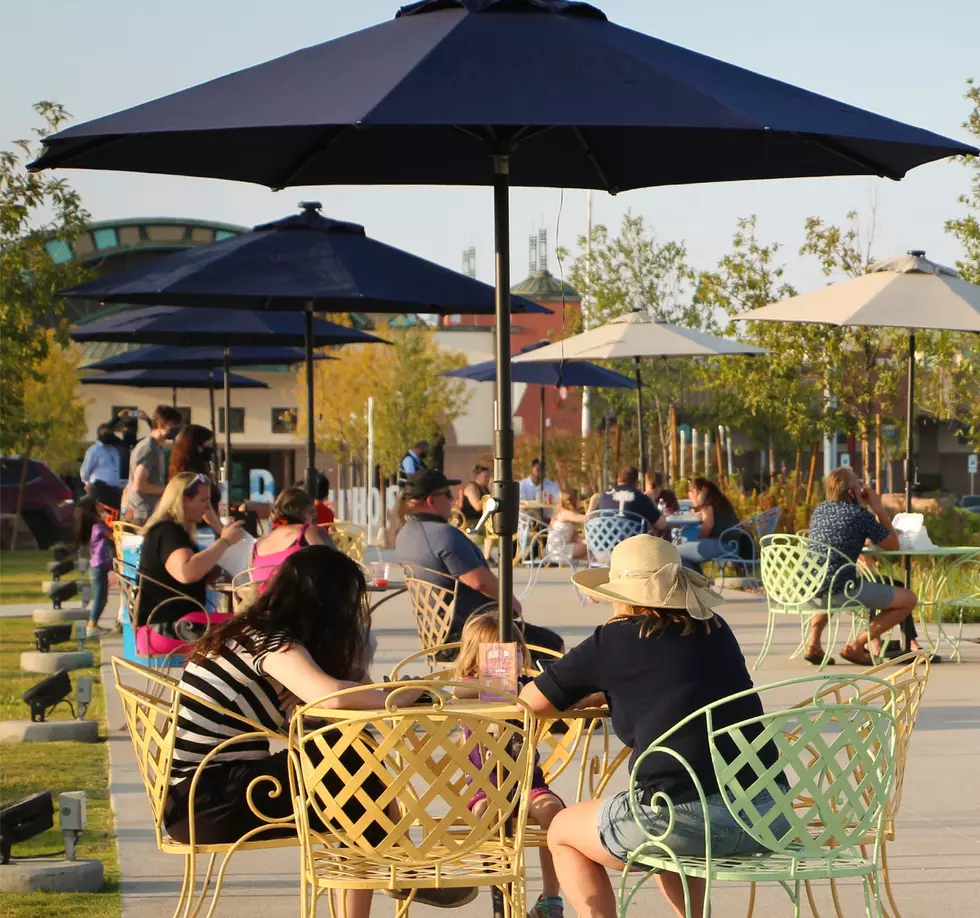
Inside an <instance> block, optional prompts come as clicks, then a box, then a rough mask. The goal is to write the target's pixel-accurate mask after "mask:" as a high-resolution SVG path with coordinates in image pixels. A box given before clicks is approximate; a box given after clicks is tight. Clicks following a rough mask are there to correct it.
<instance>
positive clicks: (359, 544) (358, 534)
mask: <svg viewBox="0 0 980 918" xmlns="http://www.w3.org/2000/svg"><path fill="white" fill-rule="evenodd" d="M330 538H331V539H333V543H334V545H336V546H337V549H338V551H342V552H343V553H344V554H345V555H347V557H348V558H352V559H353V560H355V561H357V562H359V563H360V564H363V563H364V545H365V541H366V540H365V536H364V530H363V529H362V528H361V527H360V526H355V525H354V524H353V523H332V524H331V525H330Z"/></svg>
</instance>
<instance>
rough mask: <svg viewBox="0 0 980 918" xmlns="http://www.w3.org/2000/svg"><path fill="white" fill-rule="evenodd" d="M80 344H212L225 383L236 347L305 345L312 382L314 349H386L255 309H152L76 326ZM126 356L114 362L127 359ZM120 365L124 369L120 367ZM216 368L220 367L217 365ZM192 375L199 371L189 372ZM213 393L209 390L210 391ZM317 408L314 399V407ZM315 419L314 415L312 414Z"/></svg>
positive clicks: (303, 318) (321, 324)
mask: <svg viewBox="0 0 980 918" xmlns="http://www.w3.org/2000/svg"><path fill="white" fill-rule="evenodd" d="M68 334H69V336H70V337H71V338H72V339H73V340H75V341H108V342H118V343H124V344H159V345H171V346H176V347H178V348H192V349H196V347H195V346H197V347H200V346H201V342H203V341H207V342H209V343H210V345H211V346H212V348H214V345H217V346H218V348H219V349H220V350H221V357H220V360H219V363H218V365H220V366H222V369H223V371H224V377H225V380H228V379H229V378H230V376H231V373H230V367H231V348H233V347H236V346H243V347H263V346H264V347H265V348H268V347H269V346H270V345H280V346H286V345H291V346H304V345H305V347H306V350H305V351H303V352H302V353H303V359H304V360H306V363H307V368H308V373H307V376H308V380H312V378H313V374H312V368H313V359H314V354H313V348H314V347H322V346H325V345H337V344H368V343H379V344H385V343H387V342H385V341H383V340H382V339H381V338H378V337H376V336H375V335H369V334H368V333H367V332H362V331H358V330H357V329H356V328H345V327H344V326H343V325H337V324H336V323H335V322H328V321H326V320H325V319H317V318H314V317H313V314H312V313H311V312H310V313H307V314H305V315H300V314H298V313H279V312H255V311H253V310H250V309H236V310H229V309H206V308H201V309H191V308H189V307H181V306H151V307H149V308H147V309H135V310H130V311H127V312H123V313H119V314H118V315H115V316H111V317H110V318H108V319H102V320H101V321H98V322H88V323H86V324H84V325H76V326H75V327H74V328H73V329H72V330H71V331H70V332H69V333H68ZM127 356H128V355H126V354H120V355H118V357H112V358H109V360H119V359H123V358H125V357H127ZM115 366H119V364H118V363H116V364H115ZM212 366H214V365H212ZM186 372H193V371H191V370H188V371H186ZM204 388H207V387H204ZM231 388H233V387H230V386H227V385H226V386H225V387H224V389H225V418H226V423H225V456H224V470H225V481H230V480H231ZM211 400H212V406H211V407H212V411H211V415H212V418H211V426H212V429H213V428H214V404H213V402H214V396H213V394H212V396H211ZM312 404H313V401H312V399H311V400H310V405H312ZM308 415H309V416H310V418H311V420H312V415H313V412H312V411H310V412H308Z"/></svg>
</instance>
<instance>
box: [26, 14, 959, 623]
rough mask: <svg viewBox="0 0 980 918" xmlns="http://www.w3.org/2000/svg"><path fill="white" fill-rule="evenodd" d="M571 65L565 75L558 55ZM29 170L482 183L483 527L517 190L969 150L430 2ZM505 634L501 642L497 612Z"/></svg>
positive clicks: (864, 170)
mask: <svg viewBox="0 0 980 918" xmlns="http://www.w3.org/2000/svg"><path fill="white" fill-rule="evenodd" d="M570 62H571V63H572V66H569V63H570ZM44 144H45V152H44V153H43V155H42V156H41V157H40V158H39V159H38V160H37V161H36V162H35V163H34V164H33V168H36V169H43V168H50V167H60V168H83V169H110V170H124V171H131V172H151V173H166V174H174V175H196V176H208V177H212V178H223V179H232V180H236V181H245V182H255V183H257V184H261V185H266V186H268V187H271V188H285V187H288V186H292V185H329V184H342V185H356V184H370V185H390V184H439V185H492V186H493V189H494V222H495V247H496V275H497V276H496V330H497V348H496V351H497V361H498V372H497V412H496V416H497V422H496V428H497V430H496V431H495V436H494V442H495V450H494V451H495V460H496V461H495V478H496V480H495V482H494V497H495V499H496V500H497V502H498V506H499V509H498V512H497V515H496V517H495V520H494V528H495V529H496V531H497V532H499V533H500V534H501V536H502V539H501V562H500V575H501V576H500V595H501V597H502V598H503V599H504V602H505V603H506V601H507V599H506V598H507V597H509V596H510V595H511V592H512V587H513V578H512V570H511V560H512V557H511V555H512V541H511V539H510V538H509V536H511V535H513V534H514V533H515V532H516V528H517V510H518V494H517V485H516V482H513V425H512V419H511V413H512V405H511V394H510V384H511V375H510V311H511V310H510V292H509V291H510V258H509V242H510V228H509V201H508V191H509V188H510V186H511V185H512V184H515V185H544V186H552V187H564V188H598V189H602V190H606V191H608V192H610V193H612V194H615V193H617V192H619V191H625V190H628V189H630V188H640V187H645V186H653V185H676V184H687V183H695V182H722V181H741V180H745V179H762V178H787V177H793V176H818V175H878V176H885V177H888V178H892V179H900V178H902V177H903V176H904V175H905V173H906V172H907V171H908V170H909V169H911V168H913V167H915V166H918V165H920V164H922V163H926V162H930V161H932V160H937V159H943V158H945V157H947V156H950V155H954V154H971V153H972V154H976V153H977V150H975V149H974V148H973V147H970V146H968V145H967V144H963V143H959V142H957V141H955V140H950V139H949V138H946V137H942V136H940V135H938V134H934V133H932V132H930V131H924V130H920V129H918V128H914V127H911V126H909V125H906V124H902V123H900V122H898V121H894V120H892V119H890V118H884V117H881V116H879V115H875V114H872V113H870V112H866V111H863V110H861V109H858V108H855V107H853V106H850V105H845V104H843V103H841V102H837V101H835V100H833V99H829V98H827V97H825V96H820V95H817V94H815V93H810V92H807V91H805V90H802V89H799V88H797V87H795V86H792V85H789V84H787V83H784V82H781V81H779V80H774V79H770V78H767V77H764V76H761V75H759V74H757V73H753V72H751V71H749V70H745V69H743V68H740V67H735V66H732V65H730V64H726V63H724V62H722V61H718V60H715V59H712V58H710V57H707V56H705V55H703V54H698V53H696V52H693V51H689V50H687V49H685V48H681V47H678V46H677V45H672V44H669V43H667V42H664V41H660V40H658V39H655V38H651V37H649V36H647V35H643V34H642V33H639V32H635V31H633V30H631V29H626V28H622V27H620V26H617V25H615V24H613V23H611V22H608V21H607V19H606V17H605V15H604V14H603V13H602V12H601V11H600V10H598V9H597V8H596V7H594V6H591V5H589V4H586V3H576V2H566V0H422V2H418V3H413V4H410V5H409V6H405V7H403V8H402V9H401V10H399V11H398V14H397V15H396V17H395V19H394V20H393V21H390V22H386V23H382V24H380V25H377V26H374V27H372V28H368V29H364V30H362V31H359V32H354V33H352V34H350V35H346V36H343V37H341V38H338V39H335V40H333V41H328V42H325V43H323V44H319V45H314V46H312V47H310V48H304V49H301V50H299V51H295V52H293V53H291V54H287V55H285V56H283V57H280V58H277V59H276V60H272V61H268V62H266V63H263V64H259V65H257V66H255V67H250V68H247V69H245V70H241V71H238V72H236V73H232V74H228V75H227V76H224V77H220V78H219V79H215V80H211V81H209V82H207V83H204V84H201V85H199V86H194V87H191V88H189V89H186V90H183V91H180V92H177V93H174V94H172V95H169V96H165V97H163V98H161V99H157V100H154V101H152V102H147V103H144V104H142V105H138V106H136V107H134V108H130V109H127V110H125V111H122V112H118V113H116V114H112V115H108V116H106V117H103V118H99V119H96V120H94V121H90V122H87V123H84V124H80V125H77V126H75V127H71V128H68V129H67V130H65V131H61V132H59V133H57V134H54V135H52V136H51V137H48V138H45V140H44ZM500 620H501V638H502V639H503V640H507V639H509V636H510V627H511V626H510V621H511V617H510V616H508V615H501V617H500Z"/></svg>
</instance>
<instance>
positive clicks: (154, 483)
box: [125, 405, 181, 526]
mask: <svg viewBox="0 0 980 918" xmlns="http://www.w3.org/2000/svg"><path fill="white" fill-rule="evenodd" d="M180 422H181V415H180V412H179V411H178V410H177V409H176V408H171V407H170V406H169V405H157V409H156V411H154V412H153V429H152V430H151V431H150V435H149V436H148V437H146V438H145V439H143V440H140V442H139V443H137V444H136V447H135V448H134V449H133V451H132V453H130V456H129V484H128V485H127V488H126V498H125V502H126V507H127V510H126V520H127V521H128V522H130V523H136V524H137V525H140V526H141V525H143V524H144V523H145V522H146V521H147V520H148V519H149V518H150V515H151V514H152V513H153V511H154V509H155V508H156V505H157V501H159V500H160V495H161V494H163V489H164V488H165V487H166V484H167V465H166V456H165V455H164V452H163V444H164V443H166V442H167V441H168V440H172V439H173V438H174V437H176V436H177V431H178V430H180Z"/></svg>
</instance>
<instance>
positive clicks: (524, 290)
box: [510, 270, 581, 303]
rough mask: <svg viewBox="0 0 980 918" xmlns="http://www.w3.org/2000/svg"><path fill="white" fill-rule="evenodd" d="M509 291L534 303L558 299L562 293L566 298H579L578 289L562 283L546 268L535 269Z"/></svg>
mask: <svg viewBox="0 0 980 918" xmlns="http://www.w3.org/2000/svg"><path fill="white" fill-rule="evenodd" d="M510 292H511V293H516V294H518V295H519V296H523V297H527V299H529V300H533V301H534V302H536V303H537V302H540V301H541V300H560V299H561V298H562V295H563V294H564V297H565V299H566V300H568V299H575V300H579V299H581V297H580V296H579V294H578V291H576V290H575V288H574V287H573V286H572V285H571V284H563V283H562V282H561V281H559V280H558V278H557V277H555V276H554V275H553V274H552V273H551V272H550V271H547V270H544V271H535V272H534V273H533V274H532V275H531V276H530V277H526V278H524V280H522V281H521V282H520V283H519V284H515V285H514V286H513V287H511V288H510Z"/></svg>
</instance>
